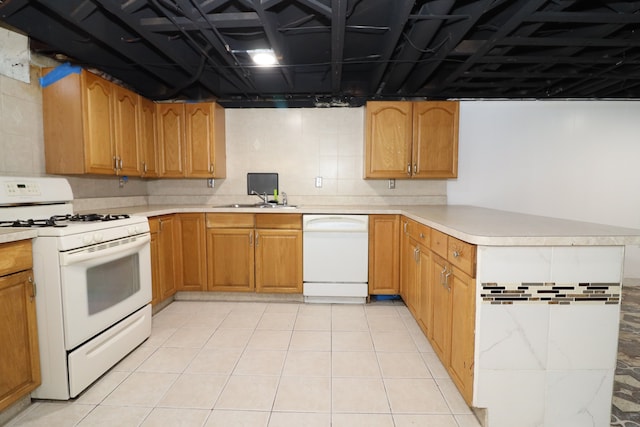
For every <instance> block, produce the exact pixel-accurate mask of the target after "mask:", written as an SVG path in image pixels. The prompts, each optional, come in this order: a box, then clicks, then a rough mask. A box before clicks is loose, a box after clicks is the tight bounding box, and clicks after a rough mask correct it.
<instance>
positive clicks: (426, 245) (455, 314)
mask: <svg viewBox="0 0 640 427" xmlns="http://www.w3.org/2000/svg"><path fill="white" fill-rule="evenodd" d="M401 226H402V229H403V230H402V233H401V272H400V273H401V281H400V294H401V296H402V299H403V300H404V301H405V304H406V305H407V308H408V309H409V311H410V312H411V313H412V314H413V316H414V318H415V319H416V321H417V322H418V325H419V326H420V328H421V329H422V331H423V332H424V334H425V336H427V338H428V339H429V342H430V343H431V346H432V347H433V349H434V351H435V353H436V354H437V355H438V357H439V359H440V361H441V362H442V364H443V365H444V366H445V367H446V369H447V371H448V372H449V375H451V378H452V380H453V381H454V383H455V384H456V386H457V387H458V389H459V390H460V393H461V394H462V396H463V397H464V399H465V400H466V402H467V403H468V404H469V405H470V404H471V403H472V398H473V367H474V366H473V363H474V342H475V287H476V280H475V278H474V277H473V276H474V275H475V258H476V247H475V246H474V245H471V244H469V243H466V242H462V241H460V240H458V239H455V238H453V237H451V236H448V235H446V234H444V233H442V232H439V231H437V230H435V229H429V228H428V227H425V226H423V225H421V224H418V223H416V222H415V221H412V220H410V219H408V218H405V217H402V218H401Z"/></svg>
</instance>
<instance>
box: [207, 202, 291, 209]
mask: <svg viewBox="0 0 640 427" xmlns="http://www.w3.org/2000/svg"><path fill="white" fill-rule="evenodd" d="M217 207H219V208H238V209H240V208H245V209H248V208H260V209H297V208H298V207H297V206H295V205H278V204H275V203H232V204H230V205H222V206H217Z"/></svg>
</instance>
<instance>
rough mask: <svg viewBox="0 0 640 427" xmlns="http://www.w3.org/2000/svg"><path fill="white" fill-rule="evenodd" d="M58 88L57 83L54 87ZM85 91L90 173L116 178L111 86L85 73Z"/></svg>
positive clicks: (85, 136) (88, 168)
mask: <svg viewBox="0 0 640 427" xmlns="http://www.w3.org/2000/svg"><path fill="white" fill-rule="evenodd" d="M67 77H69V76H67ZM56 84H57V83H54V86H55V85H56ZM84 88H85V89H84V90H83V91H82V93H83V100H84V103H83V104H84V108H83V110H84V113H85V114H84V127H83V130H84V141H85V144H86V145H85V147H86V157H85V165H86V166H85V167H86V173H96V174H105V175H113V174H114V173H115V172H116V170H115V159H114V156H115V145H114V140H113V120H112V100H113V98H112V94H111V83H110V82H108V81H106V80H104V79H102V78H100V77H98V76H96V75H94V74H91V73H87V72H84ZM45 149H46V148H45Z"/></svg>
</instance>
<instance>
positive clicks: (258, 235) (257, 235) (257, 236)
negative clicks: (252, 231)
mask: <svg viewBox="0 0 640 427" xmlns="http://www.w3.org/2000/svg"><path fill="white" fill-rule="evenodd" d="M259 237H260V234H258V232H257V231H256V246H258V238H259Z"/></svg>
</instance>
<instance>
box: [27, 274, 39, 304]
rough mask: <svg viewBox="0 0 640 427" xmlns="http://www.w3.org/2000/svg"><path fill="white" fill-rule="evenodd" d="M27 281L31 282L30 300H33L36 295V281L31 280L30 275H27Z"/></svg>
mask: <svg viewBox="0 0 640 427" xmlns="http://www.w3.org/2000/svg"><path fill="white" fill-rule="evenodd" d="M28 281H29V283H30V284H31V300H32V301H33V299H34V298H35V297H36V295H38V289H37V288H36V282H34V281H33V277H32V276H29V279H28Z"/></svg>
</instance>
